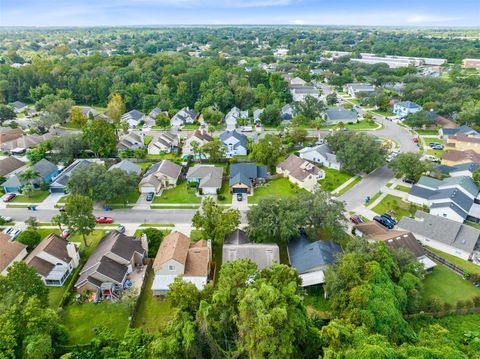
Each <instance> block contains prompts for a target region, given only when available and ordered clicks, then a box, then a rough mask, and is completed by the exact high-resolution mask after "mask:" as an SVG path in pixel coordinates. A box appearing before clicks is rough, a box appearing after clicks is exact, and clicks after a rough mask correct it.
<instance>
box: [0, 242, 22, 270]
mask: <svg viewBox="0 0 480 359" xmlns="http://www.w3.org/2000/svg"><path fill="white" fill-rule="evenodd" d="M27 254H28V253H27V246H26V245H24V244H22V243H20V242H18V241H14V240H12V239H11V238H10V237H9V236H8V235H6V234H4V233H0V275H7V273H8V268H10V267H11V266H12V265H13V264H14V263H15V262H20V261H21V260H23V258H25V257H26V256H27Z"/></svg>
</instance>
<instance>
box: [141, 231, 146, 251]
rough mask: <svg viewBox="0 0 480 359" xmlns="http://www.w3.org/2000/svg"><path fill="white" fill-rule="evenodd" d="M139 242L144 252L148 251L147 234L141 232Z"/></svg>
mask: <svg viewBox="0 0 480 359" xmlns="http://www.w3.org/2000/svg"><path fill="white" fill-rule="evenodd" d="M140 242H141V243H142V248H143V249H144V250H145V252H146V253H148V241H147V235H146V234H145V233H142V235H141V237H140Z"/></svg>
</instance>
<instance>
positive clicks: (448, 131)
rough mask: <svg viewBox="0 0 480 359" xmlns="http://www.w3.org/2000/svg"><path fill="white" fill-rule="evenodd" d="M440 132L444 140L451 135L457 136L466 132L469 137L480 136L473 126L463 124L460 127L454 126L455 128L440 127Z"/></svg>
mask: <svg viewBox="0 0 480 359" xmlns="http://www.w3.org/2000/svg"><path fill="white" fill-rule="evenodd" d="M438 134H439V135H440V137H441V138H443V139H444V140H447V139H448V137H450V136H455V135H459V134H464V135H466V136H469V137H480V133H478V132H477V131H475V130H474V129H473V128H471V127H469V126H466V125H463V126H460V127H458V126H457V127H454V128H440V129H439V130H438Z"/></svg>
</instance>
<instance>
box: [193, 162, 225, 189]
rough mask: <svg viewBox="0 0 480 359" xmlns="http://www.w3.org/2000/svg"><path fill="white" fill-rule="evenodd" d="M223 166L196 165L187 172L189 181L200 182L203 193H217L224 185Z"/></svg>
mask: <svg viewBox="0 0 480 359" xmlns="http://www.w3.org/2000/svg"><path fill="white" fill-rule="evenodd" d="M222 179H223V167H215V166H214V165H195V166H193V167H190V168H189V169H188V172H187V181H188V182H194V183H198V188H199V189H200V190H201V193H202V194H217V191H219V190H220V188H221V187H222Z"/></svg>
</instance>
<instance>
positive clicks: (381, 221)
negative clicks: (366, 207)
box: [373, 216, 393, 229]
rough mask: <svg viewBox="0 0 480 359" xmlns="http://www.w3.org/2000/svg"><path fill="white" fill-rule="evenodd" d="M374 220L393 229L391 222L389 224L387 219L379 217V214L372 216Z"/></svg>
mask: <svg viewBox="0 0 480 359" xmlns="http://www.w3.org/2000/svg"><path fill="white" fill-rule="evenodd" d="M373 220H374V221H377V222H378V223H380V224H381V225H382V226H384V227H387V228H388V229H393V224H391V223H390V222H389V221H387V220H386V219H385V218H383V217H380V216H375V217H373Z"/></svg>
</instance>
